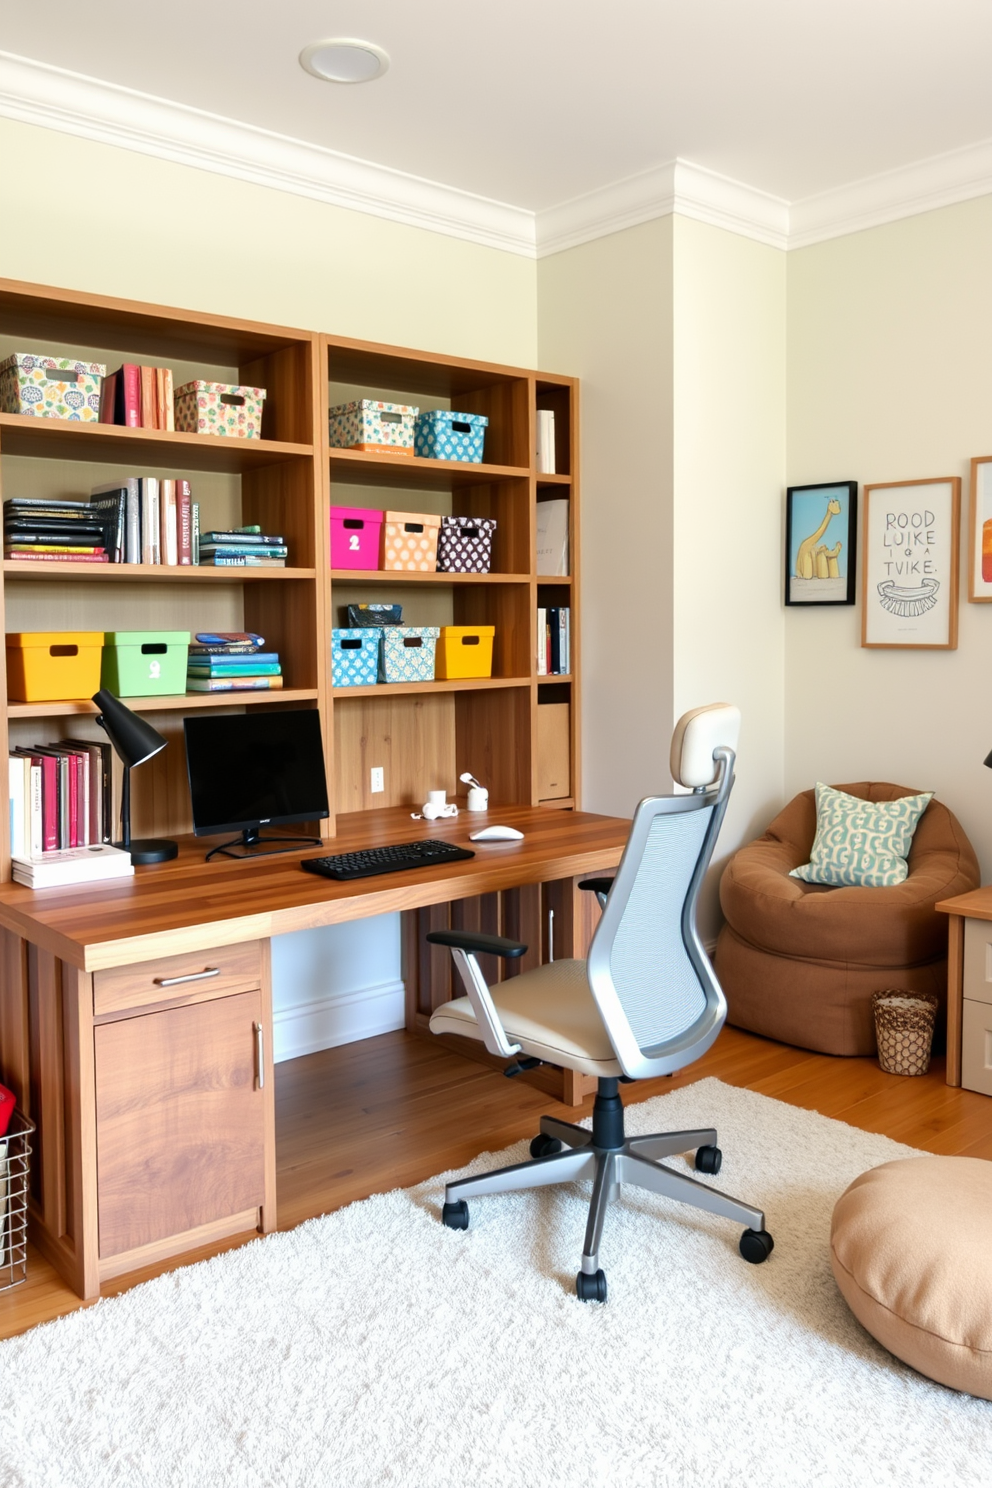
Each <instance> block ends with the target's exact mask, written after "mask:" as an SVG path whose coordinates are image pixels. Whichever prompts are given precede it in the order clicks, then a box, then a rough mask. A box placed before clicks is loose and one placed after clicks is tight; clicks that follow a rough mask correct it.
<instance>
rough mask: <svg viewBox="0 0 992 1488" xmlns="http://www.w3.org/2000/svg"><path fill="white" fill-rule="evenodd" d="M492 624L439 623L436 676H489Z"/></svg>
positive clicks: (493, 633) (490, 671)
mask: <svg viewBox="0 0 992 1488" xmlns="http://www.w3.org/2000/svg"><path fill="white" fill-rule="evenodd" d="M495 634H496V627H495V625H442V626H441V639H440V640H439V641H438V647H437V656H436V659H435V666H434V675H435V677H443V678H448V677H491V676H492V674H493V637H494V636H495Z"/></svg>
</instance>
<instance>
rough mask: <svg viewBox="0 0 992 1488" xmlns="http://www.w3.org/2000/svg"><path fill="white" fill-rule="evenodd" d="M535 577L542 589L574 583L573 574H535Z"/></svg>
mask: <svg viewBox="0 0 992 1488" xmlns="http://www.w3.org/2000/svg"><path fill="white" fill-rule="evenodd" d="M534 577H535V578H536V580H537V582H538V583H539V584H540V586H541V588H542V589H544V588H547V587H551V586H553V585H555V584H570V583H571V582H572V575H571V574H535V575H534Z"/></svg>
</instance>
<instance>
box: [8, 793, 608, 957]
mask: <svg viewBox="0 0 992 1488" xmlns="http://www.w3.org/2000/svg"><path fill="white" fill-rule="evenodd" d="M493 822H499V823H501V824H505V825H507V826H513V827H517V828H519V830H520V831H521V832H523V833H524V839H523V841H522V842H493V843H486V844H483V843H472V842H469V840H468V837H469V833H470V832H475V831H478V830H479V828H480V827H484V826H486V825H487V824H491V823H493ZM337 824H338V833H337V836H336V837H334V838H331V839H329V840H328V841H327V842H326V843H325V845H324V849H323V850H324V852H330V853H341V852H352V851H354V850H356V849H357V848H362V847H376V846H379V845H382V844H389V843H393V842H412V841H414V840H415V839H417V838H419V837H441V838H443V839H444V840H445V841H448V842H454V843H457V844H458V845H459V846H463V847H469V848H472V849H473V850H474V851H475V854H476V856H475V857H474V858H472V859H470V860H467V861H464V862H460V863H446V864H444V865H442V866H441V867H437V868H417V869H414V870H412V871H408V872H403V873H388V874H383V875H382V876H381V877H375V878H360V879H356V880H352V881H351V882H350V883H337V882H335V881H334V880H333V879H329V878H320V877H319V876H317V875H315V874H310V873H304V872H302V871H301V869H300V866H299V863H300V859H301V858H304V857H315V856H317V855H318V849H317V848H316V847H307V848H303V849H301V850H299V851H296V852H292V853H283V854H280V855H278V856H271V857H262V858H250V859H242V860H238V861H235V860H233V859H231V858H215V859H214V860H213V862H211V863H205V862H204V854H205V853H206V852H207V851H208V850H209V849H210V848H211V847H213V846H215V845H216V844H217V842H219V841H223V840H224V839H223V838H209V837H200V838H193V837H186V838H179V839H178V840H179V844H180V847H179V857H178V858H177V859H175V860H174V861H173V862H171V863H157V864H151V865H149V866H147V867H144V868H136V869H135V874H134V877H133V878H127V879H122V880H119V881H118V882H116V883H110V884H94V885H93V886H92V887H89V886H87V887H80V886H79V885H75V886H73V887H72V888H71V889H41V890H32V889H27V888H24V886H23V885H21V884H15V883H9V884H3V885H0V925H2V926H3V927H4V928H5V929H7V930H11V931H13V932H14V934H16V935H20V936H22V937H23V938H24V939H26V940H29V941H31V942H32V943H33V944H35V945H38V946H42V947H43V948H45V949H46V950H49V951H51V952H53V953H54V955H56V956H58V957H59V958H60V959H61V960H63V961H67V962H69V964H70V965H72V966H77V967H79V968H80V969H81V970H82V971H99V970H102V969H105V968H107V967H111V966H127V965H130V964H131V963H133V962H135V961H148V960H151V959H152V958H153V957H158V956H171V955H176V954H178V953H180V952H183V951H199V950H208V949H209V948H210V947H212V946H221V945H235V944H237V943H238V942H239V941H243V940H259V939H266V938H268V937H269V936H272V935H281V934H284V933H285V932H287V931H290V930H306V929H309V928H311V927H313V926H317V925H333V924H337V923H339V922H340V921H343V920H357V919H364V918H366V917H368V916H371V915H379V914H387V913H389V912H390V911H394V910H402V909H419V908H421V907H422V906H424V905H427V904H443V903H445V902H447V901H448V900H452V899H465V898H469V897H471V896H472V895H475V894H487V893H491V892H493V891H494V890H497V889H509V888H517V887H520V886H521V885H523V884H530V883H542V882H545V881H548V880H550V879H555V878H568V877H572V876H573V875H575V874H579V873H596V872H600V871H603V870H606V869H610V868H615V867H616V865H617V864H618V863H619V861H620V857H621V854H622V852H623V847H624V844H625V843H626V841H627V834H628V832H629V830H630V822H629V821H626V820H624V819H623V818H622V817H614V816H594V815H592V814H591V813H589V812H584V811H556V810H551V809H549V808H547V807H534V806H513V807H506V808H505V809H501V808H499V807H494V808H493V810H492V811H491V812H489V813H486V814H483V813H481V812H479V813H473V814H472V815H469V814H468V813H467V812H462V814H461V815H460V816H459V817H457V818H456V819H454V820H450V821H449V820H443V821H437V822H418V821H412V820H411V818H410V813H409V810H407V809H406V808H401V807H397V808H392V809H387V810H383V811H374V812H354V813H351V814H348V815H344V816H339V817H338V823H337Z"/></svg>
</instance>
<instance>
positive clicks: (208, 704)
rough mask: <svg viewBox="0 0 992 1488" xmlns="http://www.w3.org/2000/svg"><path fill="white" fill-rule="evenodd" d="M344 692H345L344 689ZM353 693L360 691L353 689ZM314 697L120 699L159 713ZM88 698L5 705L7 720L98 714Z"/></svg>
mask: <svg viewBox="0 0 992 1488" xmlns="http://www.w3.org/2000/svg"><path fill="white" fill-rule="evenodd" d="M345 690H347V689H345ZM354 690H355V691H356V692H357V691H359V690H360V689H358V688H355V689H354ZM316 697H317V689H316V687H295V688H293V687H287V688H284V689H283V690H282V691H279V690H276V691H274V692H187V693H175V694H173V695H172V696H169V697H129V698H123V699H122V702H124V703H126V704H127V706H128V707H129V708H130V709H131V711H132V713H160V712H168V711H171V710H172V709H176V708H179V709H186V710H188V709H191V708H231V707H241V705H242V704H249V705H250V704H252V703H255V704H257V703H307V702H312V701H313V700H314V699H315V698H316ZM99 711H100V710H99V708H98V707H97V706H96V704H95V703H93V702H91V701H90V699H89V698H73V699H71V700H69V701H66V702H58V703H8V704H7V717H8V718H11V719H13V718H63V717H66V716H67V715H73V714H84V713H99Z"/></svg>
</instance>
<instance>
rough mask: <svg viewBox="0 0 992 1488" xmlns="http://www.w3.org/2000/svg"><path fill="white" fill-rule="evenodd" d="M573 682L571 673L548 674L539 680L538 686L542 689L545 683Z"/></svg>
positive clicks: (543, 674) (542, 675)
mask: <svg viewBox="0 0 992 1488" xmlns="http://www.w3.org/2000/svg"><path fill="white" fill-rule="evenodd" d="M571 681H572V673H571V672H548V673H547V674H545V673H542V674H541V676H540V677H538V678H537V685H538V686H539V687H542V686H543V685H544V683H545V682H571Z"/></svg>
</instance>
